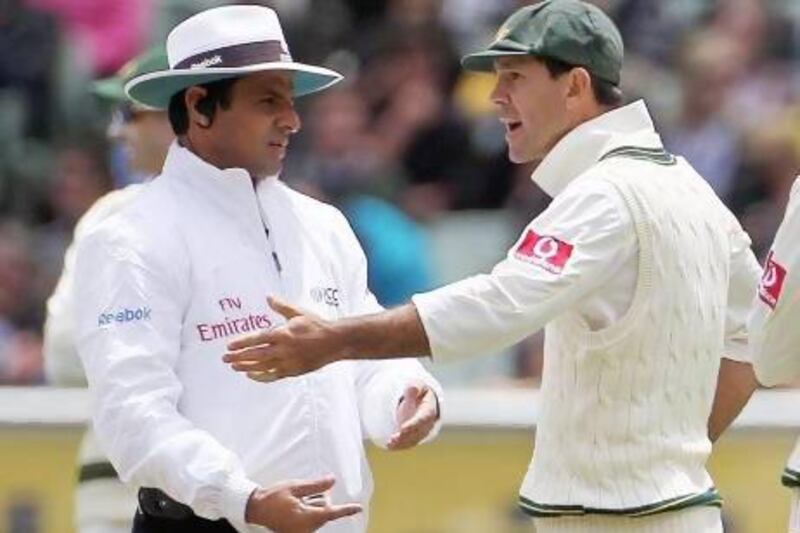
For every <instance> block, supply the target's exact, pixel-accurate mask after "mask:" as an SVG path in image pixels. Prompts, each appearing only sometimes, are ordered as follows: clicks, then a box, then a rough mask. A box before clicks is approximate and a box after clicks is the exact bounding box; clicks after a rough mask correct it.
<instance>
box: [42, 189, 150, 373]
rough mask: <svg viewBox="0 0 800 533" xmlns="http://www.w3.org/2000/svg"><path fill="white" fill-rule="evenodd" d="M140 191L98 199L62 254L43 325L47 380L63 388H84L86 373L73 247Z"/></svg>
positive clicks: (108, 195) (134, 190) (127, 191)
mask: <svg viewBox="0 0 800 533" xmlns="http://www.w3.org/2000/svg"><path fill="white" fill-rule="evenodd" d="M141 190H142V186H140V185H129V186H128V187H126V188H125V189H120V190H116V191H112V192H110V193H108V194H106V195H105V196H103V197H102V198H100V199H99V200H97V201H96V202H95V203H94V204H93V205H92V207H91V208H89V210H88V211H87V212H86V213H84V215H83V216H82V217H81V219H80V220H79V221H78V223H77V224H76V226H75V232H74V235H73V239H72V243H71V244H70V245H69V247H68V248H67V251H66V253H65V254H64V266H63V268H62V270H61V276H60V277H59V278H58V283H57V284H56V288H55V290H54V291H53V294H52V295H51V296H50V298H49V299H48V300H47V317H46V319H45V324H44V343H43V348H42V352H43V355H44V368H45V376H46V378H47V381H48V383H51V384H53V385H58V386H64V387H85V386H86V375H85V373H84V371H83V364H82V363H81V360H80V358H79V357H78V349H77V347H76V346H75V324H74V309H73V292H74V286H75V279H74V278H75V250H76V249H77V247H78V245H79V243H80V242H81V240H82V239H83V238H84V236H85V235H87V234H88V233H89V232H91V231H92V230H93V229H95V228H96V227H99V225H100V224H101V223H102V222H103V221H105V220H106V219H107V218H108V217H109V216H111V215H113V214H114V213H116V212H118V211H120V210H121V209H122V208H123V207H125V206H126V205H128V204H130V203H131V201H132V200H133V199H134V198H136V196H137V195H138V193H139V192H140V191H141Z"/></svg>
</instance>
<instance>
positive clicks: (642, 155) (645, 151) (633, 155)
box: [600, 146, 678, 166]
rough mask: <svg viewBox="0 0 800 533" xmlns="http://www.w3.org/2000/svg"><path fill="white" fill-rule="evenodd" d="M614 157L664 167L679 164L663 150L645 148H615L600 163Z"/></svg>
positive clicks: (671, 155)
mask: <svg viewBox="0 0 800 533" xmlns="http://www.w3.org/2000/svg"><path fill="white" fill-rule="evenodd" d="M612 157H627V158H630V159H637V160H639V161H647V162H649V163H655V164H656V165H662V166H672V165H675V164H677V162H678V160H677V158H676V157H675V156H674V155H673V154H671V153H669V152H667V151H666V150H664V149H663V148H645V147H643V146H620V147H619V148H614V149H613V150H611V151H610V152H608V153H606V154H605V155H604V156H603V157H601V158H600V161H605V160H606V159H610V158H612Z"/></svg>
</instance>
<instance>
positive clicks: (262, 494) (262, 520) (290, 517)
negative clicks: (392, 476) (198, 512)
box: [245, 477, 363, 533]
mask: <svg viewBox="0 0 800 533" xmlns="http://www.w3.org/2000/svg"><path fill="white" fill-rule="evenodd" d="M334 483H335V480H334V478H333V477H325V478H322V479H319V480H314V481H287V482H284V483H281V484H279V485H276V486H274V487H270V488H267V489H256V490H255V491H253V493H252V494H251V495H250V499H249V500H248V501H247V509H246V511H245V521H246V522H247V523H248V524H257V525H260V526H265V527H267V528H269V529H270V530H272V531H275V532H276V533H310V532H312V531H316V530H318V529H319V528H321V527H322V526H324V525H325V524H327V523H328V522H330V521H332V520H338V519H340V518H344V517H346V516H351V515H354V514H356V513H360V512H361V511H362V510H363V509H362V508H361V505H359V504H355V503H348V504H344V505H333V504H332V503H331V502H330V498H329V497H328V494H327V491H329V490H330V489H331V487H333V485H334ZM311 497H316V498H315V499H313V500H312V499H311Z"/></svg>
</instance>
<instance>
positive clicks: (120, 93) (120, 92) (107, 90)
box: [92, 78, 126, 102]
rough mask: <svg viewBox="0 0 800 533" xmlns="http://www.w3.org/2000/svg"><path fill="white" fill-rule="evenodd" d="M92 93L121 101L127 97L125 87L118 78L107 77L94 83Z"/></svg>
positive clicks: (106, 98)
mask: <svg viewBox="0 0 800 533" xmlns="http://www.w3.org/2000/svg"><path fill="white" fill-rule="evenodd" d="M92 93H93V94H95V95H96V96H99V97H100V98H103V99H105V100H112V101H114V102H120V101H123V100H125V99H126V96H125V88H124V86H123V84H122V82H121V81H120V80H119V79H117V78H106V79H103V80H97V81H95V82H93V83H92Z"/></svg>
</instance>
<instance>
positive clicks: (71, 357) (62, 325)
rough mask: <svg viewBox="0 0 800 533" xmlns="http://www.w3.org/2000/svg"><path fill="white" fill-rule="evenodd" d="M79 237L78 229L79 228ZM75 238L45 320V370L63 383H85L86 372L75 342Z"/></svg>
mask: <svg viewBox="0 0 800 533" xmlns="http://www.w3.org/2000/svg"><path fill="white" fill-rule="evenodd" d="M76 239H77V232H76ZM76 244H77V243H76V242H73V243H72V244H70V246H69V248H67V252H66V253H65V254H64V267H63V269H62V270H61V276H60V277H59V278H58V283H57V284H56V288H55V290H54V291H53V294H52V295H51V296H50V298H49V299H48V300H47V317H46V319H45V323H44V342H43V345H42V354H43V356H44V371H45V377H46V379H47V382H48V383H50V384H51V385H58V386H60V387H85V386H86V376H85V375H84V372H83V364H82V363H81V360H80V358H79V357H78V350H77V348H76V346H75V333H74V332H75V328H74V325H73V322H72V321H73V312H74V310H73V306H72V292H73V284H74V280H73V275H74V268H75V247H76Z"/></svg>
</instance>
